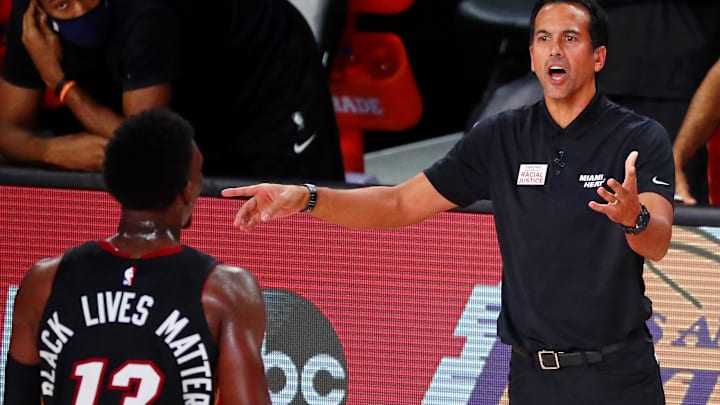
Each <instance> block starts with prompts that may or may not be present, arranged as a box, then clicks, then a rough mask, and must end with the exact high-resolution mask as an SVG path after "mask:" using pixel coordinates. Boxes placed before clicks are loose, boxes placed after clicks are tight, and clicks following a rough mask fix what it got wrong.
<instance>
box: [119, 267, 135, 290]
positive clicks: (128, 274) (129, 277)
mask: <svg viewBox="0 0 720 405" xmlns="http://www.w3.org/2000/svg"><path fill="white" fill-rule="evenodd" d="M134 279H135V266H130V267H128V268H127V269H125V272H123V282H122V283H123V285H126V286H128V287H132V285H133V280H134Z"/></svg>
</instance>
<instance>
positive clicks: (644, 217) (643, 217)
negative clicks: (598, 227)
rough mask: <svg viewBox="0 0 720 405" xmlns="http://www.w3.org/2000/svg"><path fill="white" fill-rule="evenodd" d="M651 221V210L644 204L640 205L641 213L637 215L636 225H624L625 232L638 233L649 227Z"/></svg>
mask: <svg viewBox="0 0 720 405" xmlns="http://www.w3.org/2000/svg"><path fill="white" fill-rule="evenodd" d="M649 223H650V211H648V210H647V208H646V207H645V206H644V205H642V204H641V205H640V214H639V215H638V217H637V221H636V222H635V226H624V225H623V227H622V228H623V230H624V231H625V233H629V234H631V235H637V234H639V233H640V232H642V231H644V230H645V229H647V226H648V224H649Z"/></svg>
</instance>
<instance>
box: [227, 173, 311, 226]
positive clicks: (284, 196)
mask: <svg viewBox="0 0 720 405" xmlns="http://www.w3.org/2000/svg"><path fill="white" fill-rule="evenodd" d="M221 194H222V196H223V197H248V198H249V200H248V201H247V202H246V203H245V204H243V205H242V207H240V209H239V210H238V213H237V215H236V216H235V221H234V222H233V225H234V226H235V227H237V228H240V229H241V230H243V231H251V230H253V229H254V228H255V227H256V226H257V225H260V224H262V223H264V222H268V221H270V220H272V219H275V218H282V217H286V216H289V215H292V214H295V213H298V212H300V210H302V209H303V208H305V206H306V205H307V202H308V198H309V192H308V189H307V187H305V186H294V185H282V184H268V183H263V184H257V185H254V186H247V187H234V188H226V189H224V190H222V191H221Z"/></svg>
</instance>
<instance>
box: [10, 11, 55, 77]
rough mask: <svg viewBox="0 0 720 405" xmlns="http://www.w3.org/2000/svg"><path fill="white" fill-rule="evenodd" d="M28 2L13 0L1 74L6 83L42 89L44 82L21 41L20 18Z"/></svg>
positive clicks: (21, 18)
mask: <svg viewBox="0 0 720 405" xmlns="http://www.w3.org/2000/svg"><path fill="white" fill-rule="evenodd" d="M28 4H29V1H28V0H13V4H12V11H11V12H10V21H9V22H8V27H7V34H6V37H5V40H6V48H5V59H4V61H3V64H2V76H3V79H5V80H6V81H7V82H8V83H10V84H13V85H15V86H20V87H26V88H33V89H43V88H44V87H45V83H44V82H43V80H42V78H41V77H40V74H39V73H38V71H37V69H36V68H35V64H34V63H33V61H32V59H31V58H30V54H28V52H27V50H26V49H25V45H24V44H23V43H22V20H23V15H24V14H25V11H26V10H27V8H28Z"/></svg>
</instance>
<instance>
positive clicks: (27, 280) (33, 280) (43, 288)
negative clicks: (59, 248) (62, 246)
mask: <svg viewBox="0 0 720 405" xmlns="http://www.w3.org/2000/svg"><path fill="white" fill-rule="evenodd" d="M62 258H63V256H62V255H60V256H54V257H47V258H44V259H40V260H38V261H37V262H35V264H33V265H32V266H31V267H30V268H29V269H28V271H26V272H25V274H24V275H23V278H22V281H21V282H20V290H22V291H23V292H24V293H25V294H30V295H31V296H32V299H33V300H38V299H41V298H43V297H44V299H47V297H48V296H49V295H50V289H51V287H52V283H53V281H54V280H55V274H56V273H57V270H58V268H59V267H60V262H61V261H62ZM43 302H44V300H43Z"/></svg>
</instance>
